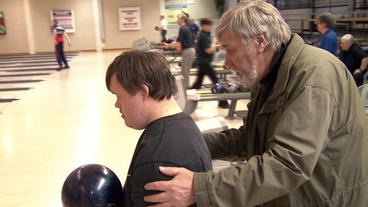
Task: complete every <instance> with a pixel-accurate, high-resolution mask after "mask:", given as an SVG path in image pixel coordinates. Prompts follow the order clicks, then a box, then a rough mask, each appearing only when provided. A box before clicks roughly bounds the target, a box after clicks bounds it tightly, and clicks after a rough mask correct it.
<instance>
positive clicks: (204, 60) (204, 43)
mask: <svg viewBox="0 0 368 207" xmlns="http://www.w3.org/2000/svg"><path fill="white" fill-rule="evenodd" d="M212 24H213V22H212V21H211V20H209V19H207V18H203V19H201V20H200V25H201V31H200V32H199V35H198V38H197V43H196V45H197V46H196V55H197V58H196V61H197V62H196V63H197V67H198V73H197V80H196V81H195V83H194V84H193V86H192V87H191V88H192V89H200V88H201V87H202V83H203V78H204V76H205V75H208V77H209V78H210V79H211V81H212V83H213V84H216V83H218V79H217V76H216V74H215V71H214V70H213V67H212V61H213V55H214V53H215V52H216V51H218V49H219V47H220V45H219V44H215V45H212V41H211V27H212ZM219 107H221V108H229V104H228V102H227V101H220V102H219Z"/></svg>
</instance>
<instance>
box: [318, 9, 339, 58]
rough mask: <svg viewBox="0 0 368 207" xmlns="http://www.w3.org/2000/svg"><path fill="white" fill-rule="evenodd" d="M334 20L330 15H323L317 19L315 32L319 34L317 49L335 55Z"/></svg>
mask: <svg viewBox="0 0 368 207" xmlns="http://www.w3.org/2000/svg"><path fill="white" fill-rule="evenodd" d="M335 24H336V20H335V18H334V17H333V16H332V14H330V13H323V14H321V15H319V16H318V17H317V30H318V32H320V33H321V36H320V37H319V39H318V42H317V47H319V48H322V49H324V50H327V51H329V52H330V53H331V54H333V55H336V53H337V46H338V42H337V35H336V32H335V31H334V28H335Z"/></svg>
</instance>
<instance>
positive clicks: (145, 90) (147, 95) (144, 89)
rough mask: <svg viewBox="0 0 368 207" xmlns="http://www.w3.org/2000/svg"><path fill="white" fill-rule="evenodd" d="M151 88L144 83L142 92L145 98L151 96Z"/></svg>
mask: <svg viewBox="0 0 368 207" xmlns="http://www.w3.org/2000/svg"><path fill="white" fill-rule="evenodd" d="M149 93H150V89H149V88H148V86H146V85H142V89H141V94H142V97H143V99H146V98H148V97H149Z"/></svg>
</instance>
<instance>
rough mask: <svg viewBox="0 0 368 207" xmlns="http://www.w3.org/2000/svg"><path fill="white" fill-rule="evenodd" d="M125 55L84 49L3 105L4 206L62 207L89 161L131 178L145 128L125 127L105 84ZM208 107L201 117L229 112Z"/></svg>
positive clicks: (0, 193)
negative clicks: (67, 183) (70, 180)
mask: <svg viewBox="0 0 368 207" xmlns="http://www.w3.org/2000/svg"><path fill="white" fill-rule="evenodd" d="M119 53H120V52H119V51H113V52H104V53H95V52H88V53H86V52H84V53H81V54H79V56H77V57H75V58H74V59H73V60H72V61H71V63H70V66H71V69H70V70H62V71H61V72H56V71H55V72H52V74H51V75H48V76H47V77H44V79H45V80H44V81H42V82H39V83H36V84H32V87H34V88H33V89H32V90H29V91H19V92H17V97H20V100H18V101H14V102H10V103H1V104H0V186H1V187H0V207H14V206H17V207H20V206H25V207H26V206H27V207H29V206H37V207H50V206H56V207H60V206H61V200H60V191H61V187H62V184H63V182H64V180H65V178H66V176H67V175H68V174H69V173H70V172H71V171H72V170H73V169H75V168H77V167H78V166H81V165H84V164H88V163H99V164H104V165H106V166H108V167H109V168H111V169H112V170H113V171H114V172H115V173H116V174H117V175H118V176H119V178H120V180H121V182H122V183H124V181H125V175H126V173H127V170H128V167H129V163H130V159H131V156H132V153H133V150H134V148H135V145H136V142H137V140H138V138H139V136H140V134H141V131H137V130H132V129H129V128H127V127H126V126H125V125H124V122H123V120H122V119H121V117H120V114H119V112H118V109H115V108H114V101H115V98H114V96H113V95H112V94H110V93H109V92H108V91H107V90H106V87H105V71H106V68H107V66H108V64H109V63H110V62H111V61H112V60H113V58H114V57H115V56H117V55H118V54H119ZM3 79H4V78H2V80H3ZM0 95H1V93H0ZM13 95H14V93H13ZM204 104H205V105H201V104H200V105H199V108H198V110H197V111H196V112H195V113H194V114H193V115H192V116H193V118H194V119H195V120H201V119H204V118H207V117H211V116H214V115H226V113H227V111H226V110H224V109H217V103H216V102H210V103H208V102H206V103H204ZM244 105H245V103H241V104H240V105H239V106H238V107H245V106H244ZM228 124H229V125H230V126H235V127H237V126H239V125H240V124H241V120H240V119H235V120H231V121H228Z"/></svg>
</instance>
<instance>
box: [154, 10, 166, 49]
mask: <svg viewBox="0 0 368 207" xmlns="http://www.w3.org/2000/svg"><path fill="white" fill-rule="evenodd" d="M155 30H157V31H160V34H161V42H167V37H166V35H167V20H166V18H165V16H164V15H160V26H156V27H155Z"/></svg>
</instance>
